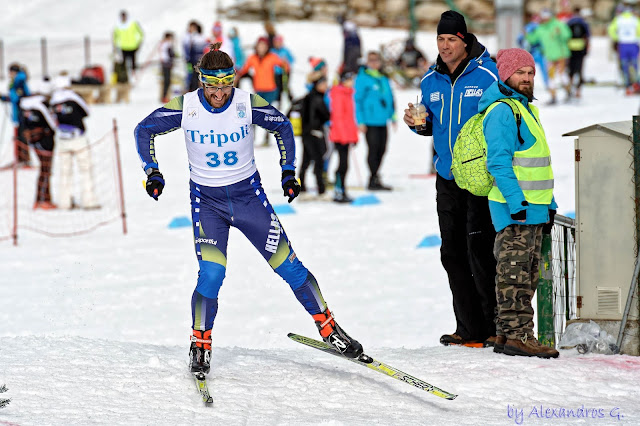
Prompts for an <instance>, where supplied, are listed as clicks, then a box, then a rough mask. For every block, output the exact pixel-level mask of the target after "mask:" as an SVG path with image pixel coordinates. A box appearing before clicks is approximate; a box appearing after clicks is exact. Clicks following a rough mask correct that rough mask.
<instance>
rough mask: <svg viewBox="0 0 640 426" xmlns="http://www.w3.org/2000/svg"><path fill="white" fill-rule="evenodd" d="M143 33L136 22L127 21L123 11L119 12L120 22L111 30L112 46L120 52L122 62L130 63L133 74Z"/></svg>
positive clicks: (127, 18)
mask: <svg viewBox="0 0 640 426" xmlns="http://www.w3.org/2000/svg"><path fill="white" fill-rule="evenodd" d="M143 39H144V33H143V32H142V28H140V24H138V22H137V21H132V20H130V19H129V16H128V15H127V12H126V11H125V10H122V11H120V22H119V23H118V25H116V27H115V28H114V29H113V46H114V47H115V48H116V49H117V50H119V51H120V52H122V61H123V62H124V63H125V64H126V63H127V62H129V63H130V67H131V70H132V71H133V73H135V72H136V68H137V66H136V53H137V52H138V49H139V48H140V45H142V40H143Z"/></svg>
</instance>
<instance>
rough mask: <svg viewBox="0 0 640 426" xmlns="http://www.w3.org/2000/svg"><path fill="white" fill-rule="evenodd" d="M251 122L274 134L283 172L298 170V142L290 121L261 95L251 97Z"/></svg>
mask: <svg viewBox="0 0 640 426" xmlns="http://www.w3.org/2000/svg"><path fill="white" fill-rule="evenodd" d="M251 110H252V115H251V120H252V123H253V124H256V125H258V126H260V127H262V128H263V129H265V130H267V131H269V132H271V133H273V135H274V136H275V137H276V142H277V144H278V150H279V151H280V167H281V168H282V171H285V170H294V171H295V169H296V142H295V139H294V137H293V127H292V126H291V122H290V121H289V119H288V118H287V117H286V116H285V115H284V114H283V113H281V112H280V111H278V110H277V109H276V108H275V107H273V106H272V105H270V104H269V103H268V102H267V101H266V100H264V98H262V97H261V96H259V95H256V94H252V95H251Z"/></svg>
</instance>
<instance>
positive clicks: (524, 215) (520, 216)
mask: <svg viewBox="0 0 640 426" xmlns="http://www.w3.org/2000/svg"><path fill="white" fill-rule="evenodd" d="M528 205H529V203H528V202H527V201H526V200H525V201H523V202H522V207H527V206H528ZM511 219H513V220H527V209H524V210H520V211H519V212H518V213H511Z"/></svg>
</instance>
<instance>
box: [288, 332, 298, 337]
mask: <svg viewBox="0 0 640 426" xmlns="http://www.w3.org/2000/svg"><path fill="white" fill-rule="evenodd" d="M295 335H296V334H295V333H287V337H289V338H291V337H293V336H295Z"/></svg>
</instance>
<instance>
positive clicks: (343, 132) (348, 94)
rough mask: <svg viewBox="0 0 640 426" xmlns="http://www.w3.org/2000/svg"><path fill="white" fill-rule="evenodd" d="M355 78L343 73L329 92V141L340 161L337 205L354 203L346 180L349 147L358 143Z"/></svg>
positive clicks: (351, 73)
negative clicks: (354, 96) (354, 90)
mask: <svg viewBox="0 0 640 426" xmlns="http://www.w3.org/2000/svg"><path fill="white" fill-rule="evenodd" d="M354 78H355V74H354V73H353V72H351V71H345V72H343V73H342V74H341V75H340V83H339V84H337V85H335V86H333V87H332V88H331V90H330V91H329V105H331V128H330V130H329V139H331V141H332V142H333V143H334V147H335V150H336V151H338V159H339V160H338V169H337V170H336V184H335V196H334V198H333V201H335V202H337V203H350V202H351V201H353V200H352V199H351V198H350V197H349V196H348V195H347V183H346V180H347V170H348V168H349V147H350V146H351V145H355V144H356V143H357V142H358V124H357V123H356V113H355V101H354V100H353V80H354Z"/></svg>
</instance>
